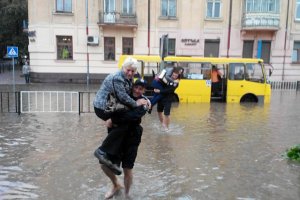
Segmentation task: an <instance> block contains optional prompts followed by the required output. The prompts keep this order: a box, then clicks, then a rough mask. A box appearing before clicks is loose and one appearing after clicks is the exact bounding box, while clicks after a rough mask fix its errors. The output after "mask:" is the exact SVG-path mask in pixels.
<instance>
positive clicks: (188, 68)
mask: <svg viewBox="0 0 300 200" xmlns="http://www.w3.org/2000/svg"><path fill="white" fill-rule="evenodd" d="M180 66H181V67H183V69H184V74H183V78H184V79H193V80H209V79H210V66H209V63H181V64H180Z"/></svg>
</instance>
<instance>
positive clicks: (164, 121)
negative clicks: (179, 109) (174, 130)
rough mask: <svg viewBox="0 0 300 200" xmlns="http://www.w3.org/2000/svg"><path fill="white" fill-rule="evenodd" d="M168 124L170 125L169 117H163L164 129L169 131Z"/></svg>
mask: <svg viewBox="0 0 300 200" xmlns="http://www.w3.org/2000/svg"><path fill="white" fill-rule="evenodd" d="M169 124H170V116H169V115H164V118H163V126H164V128H166V129H169Z"/></svg>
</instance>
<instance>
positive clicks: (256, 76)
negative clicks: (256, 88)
mask: <svg viewBox="0 0 300 200" xmlns="http://www.w3.org/2000/svg"><path fill="white" fill-rule="evenodd" d="M246 70H247V77H246V80H248V81H253V82H260V83H263V82H265V81H264V74H263V70H262V66H261V65H260V64H259V63H247V64H246Z"/></svg>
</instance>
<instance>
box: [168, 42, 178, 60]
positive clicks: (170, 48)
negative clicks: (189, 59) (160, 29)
mask: <svg viewBox="0 0 300 200" xmlns="http://www.w3.org/2000/svg"><path fill="white" fill-rule="evenodd" d="M175 49H176V39H169V41H168V55H171V56H175V53H176V52H175Z"/></svg>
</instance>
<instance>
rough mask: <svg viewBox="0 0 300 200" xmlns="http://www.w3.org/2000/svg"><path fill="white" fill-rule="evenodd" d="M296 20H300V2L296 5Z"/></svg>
mask: <svg viewBox="0 0 300 200" xmlns="http://www.w3.org/2000/svg"><path fill="white" fill-rule="evenodd" d="M296 19H297V20H300V0H297V4H296Z"/></svg>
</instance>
